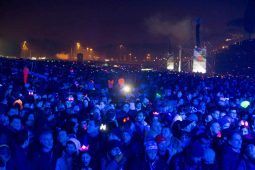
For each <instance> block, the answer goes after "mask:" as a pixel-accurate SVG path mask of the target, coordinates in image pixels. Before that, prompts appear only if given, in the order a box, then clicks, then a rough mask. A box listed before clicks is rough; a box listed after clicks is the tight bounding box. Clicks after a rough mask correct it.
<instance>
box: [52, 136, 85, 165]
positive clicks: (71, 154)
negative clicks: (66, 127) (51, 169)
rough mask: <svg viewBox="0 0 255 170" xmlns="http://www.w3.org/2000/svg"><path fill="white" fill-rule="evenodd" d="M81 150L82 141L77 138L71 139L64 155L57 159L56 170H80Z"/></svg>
mask: <svg viewBox="0 0 255 170" xmlns="http://www.w3.org/2000/svg"><path fill="white" fill-rule="evenodd" d="M80 148H81V143H80V141H78V140H77V139H75V138H70V139H69V140H68V141H67V143H66V148H65V151H64V152H63V155H62V156H61V157H60V158H58V159H57V162H56V170H69V169H72V170H76V169H77V170H78V169H79V162H78V160H79V150H80Z"/></svg>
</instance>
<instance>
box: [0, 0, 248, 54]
mask: <svg viewBox="0 0 255 170" xmlns="http://www.w3.org/2000/svg"><path fill="white" fill-rule="evenodd" d="M246 1H247V0H91V1H89V0H0V4H1V5H0V52H1V51H2V53H8V55H11V54H13V55H15V50H13V49H14V46H15V45H17V44H18V42H21V41H23V40H28V41H30V42H34V44H36V45H37V46H39V47H40V50H41V51H46V53H47V54H49V53H50V54H53V53H56V52H60V51H63V52H68V50H69V49H70V46H71V45H72V44H74V43H75V42H77V41H79V42H81V43H82V44H83V45H84V46H90V47H93V48H94V49H95V50H97V51H98V52H99V53H100V54H104V55H111V54H113V50H114V48H115V47H117V46H118V44H124V45H125V46H126V47H127V48H128V50H130V51H133V52H137V53H139V54H142V53H143V52H146V51H150V52H152V53H153V52H154V53H155V54H156V53H160V52H164V50H167V48H168V46H169V44H171V45H172V47H174V46H177V45H180V44H182V45H184V46H187V47H192V46H194V33H193V32H194V30H193V26H194V20H195V18H196V17H200V18H201V20H202V36H201V37H202V40H203V41H204V42H209V43H210V44H211V45H212V46H215V45H217V44H218V43H219V42H221V41H224V39H225V38H226V36H227V35H228V34H227V33H228V32H230V31H235V32H241V31H242V29H241V28H237V27H230V26H229V24H228V23H229V22H231V21H233V20H235V19H239V18H242V17H243V14H244V11H245V8H246ZM192 25H193V26H192ZM37 48H38V47H37ZM38 49H39V48H38ZM38 51H39V50H38ZM16 52H17V50H16Z"/></svg>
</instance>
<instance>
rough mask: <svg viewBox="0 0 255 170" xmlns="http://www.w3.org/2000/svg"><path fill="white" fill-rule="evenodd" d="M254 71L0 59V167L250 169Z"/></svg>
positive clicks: (254, 156) (254, 152)
mask: <svg viewBox="0 0 255 170" xmlns="http://www.w3.org/2000/svg"><path fill="white" fill-rule="evenodd" d="M254 80H255V79H254V78H253V77H245V76H243V77H241V76H238V77H235V76H230V75H221V76H219V75H218V76H209V75H200V74H188V73H175V72H159V71H150V72H142V71H140V70H139V69H134V68H131V67H129V66H113V67H110V66H102V65H101V64H99V63H90V64H76V63H71V62H61V61H40V62H37V61H26V60H9V59H4V58H1V59H0V102H1V103H0V126H1V127H0V169H6V170H55V169H56V170H92V169H93V170H97V169H102V170H115V169H116V170H122V169H123V170H124V169H138V170H143V169H144V170H147V169H148V170H157V169H159V170H164V169H170V170H199V169H204V170H217V169H224V170H235V169H238V170H254V169H255V138H254V135H255V114H254V109H255V105H254V100H255V97H254V94H255V84H254Z"/></svg>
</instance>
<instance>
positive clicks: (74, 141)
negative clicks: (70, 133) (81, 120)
mask: <svg viewBox="0 0 255 170" xmlns="http://www.w3.org/2000/svg"><path fill="white" fill-rule="evenodd" d="M68 142H72V143H74V145H75V147H76V152H77V154H78V153H79V150H80V148H81V143H80V141H78V140H77V139H75V138H70V139H69V140H68Z"/></svg>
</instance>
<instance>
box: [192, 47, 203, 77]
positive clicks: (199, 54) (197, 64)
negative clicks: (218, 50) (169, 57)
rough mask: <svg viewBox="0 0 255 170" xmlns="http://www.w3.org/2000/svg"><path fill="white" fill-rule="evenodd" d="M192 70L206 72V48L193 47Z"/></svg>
mask: <svg viewBox="0 0 255 170" xmlns="http://www.w3.org/2000/svg"><path fill="white" fill-rule="evenodd" d="M192 71H193V72H196V73H206V48H195V49H194V54H193V68H192Z"/></svg>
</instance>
